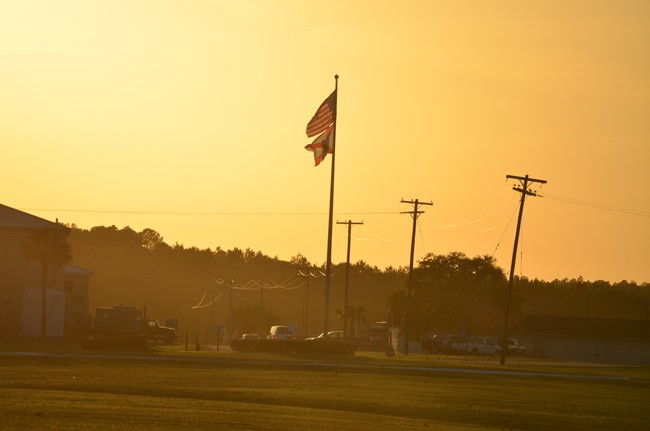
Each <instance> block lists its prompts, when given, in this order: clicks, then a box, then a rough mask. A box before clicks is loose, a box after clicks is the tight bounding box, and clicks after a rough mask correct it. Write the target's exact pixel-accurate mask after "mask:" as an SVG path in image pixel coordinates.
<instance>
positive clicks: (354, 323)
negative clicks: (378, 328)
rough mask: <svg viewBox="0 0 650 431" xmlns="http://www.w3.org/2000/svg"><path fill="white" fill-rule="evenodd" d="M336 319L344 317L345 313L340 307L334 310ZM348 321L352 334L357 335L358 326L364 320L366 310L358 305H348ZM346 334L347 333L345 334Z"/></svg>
mask: <svg viewBox="0 0 650 431" xmlns="http://www.w3.org/2000/svg"><path fill="white" fill-rule="evenodd" d="M335 314H336V317H337V319H344V318H345V313H343V310H342V309H341V308H337V309H336V311H335ZM347 317H348V323H349V324H350V328H351V329H352V331H351V332H352V336H353V337H357V336H358V335H359V332H358V328H359V325H360V324H362V323H363V322H365V321H366V310H365V309H364V308H363V307H362V306H360V305H348V313H347ZM345 335H346V336H347V335H348V334H345Z"/></svg>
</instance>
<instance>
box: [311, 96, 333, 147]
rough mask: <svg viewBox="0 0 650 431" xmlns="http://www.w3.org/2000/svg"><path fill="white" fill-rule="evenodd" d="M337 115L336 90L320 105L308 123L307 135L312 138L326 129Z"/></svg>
mask: <svg viewBox="0 0 650 431" xmlns="http://www.w3.org/2000/svg"><path fill="white" fill-rule="evenodd" d="M334 117H336V90H334V91H333V92H332V94H330V95H329V97H328V98H327V99H325V101H324V102H323V103H322V104H321V105H320V106H319V107H318V110H317V111H316V113H315V114H314V116H313V117H312V119H311V120H310V121H309V123H307V137H308V138H311V137H312V136H316V135H317V134H319V133H320V132H322V131H324V130H326V129H327V128H328V126H329V125H330V124H332V123H333V122H334Z"/></svg>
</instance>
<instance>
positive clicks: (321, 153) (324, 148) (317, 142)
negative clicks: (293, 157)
mask: <svg viewBox="0 0 650 431" xmlns="http://www.w3.org/2000/svg"><path fill="white" fill-rule="evenodd" d="M333 130H334V124H330V126H329V127H328V128H327V130H325V131H324V132H323V133H321V134H320V135H318V137H317V138H316V139H314V142H312V143H311V144H309V145H305V150H307V151H312V152H313V153H314V163H315V164H314V166H318V165H320V162H322V161H323V160H324V159H325V156H326V155H327V154H331V153H332V146H333V145H334V143H333V142H332V141H333V134H332V131H333Z"/></svg>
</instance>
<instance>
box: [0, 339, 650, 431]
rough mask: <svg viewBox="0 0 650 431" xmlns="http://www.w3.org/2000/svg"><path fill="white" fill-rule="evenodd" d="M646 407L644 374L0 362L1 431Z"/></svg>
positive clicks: (181, 359)
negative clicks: (544, 373)
mask: <svg viewBox="0 0 650 431" xmlns="http://www.w3.org/2000/svg"><path fill="white" fill-rule="evenodd" d="M0 350H5V351H6V350H7V349H0ZM21 351H25V349H22V350H21ZM118 356H119V357H118ZM316 362H318V363H323V364H329V365H328V366H325V367H323V366H320V365H315V363H316ZM336 364H339V365H341V366H335V365H336ZM463 369H469V370H473V372H472V373H466V372H463V371H459V370H463ZM477 370H487V371H496V372H499V374H482V373H478V372H477ZM507 370H513V371H516V372H518V373H521V372H524V373H525V372H528V371H534V372H546V373H554V374H553V375H552V376H549V375H543V376H538V375H528V374H524V375H521V374H514V375H510V374H502V373H501V372H502V371H507ZM567 376H568V377H567ZM610 377H613V378H610ZM648 400H650V370H649V369H648V368H631V367H603V366H590V367H585V366H581V365H577V364H575V365H571V366H566V365H556V364H552V363H548V364H544V363H541V364H540V363H539V362H534V361H521V363H519V362H518V361H513V364H511V365H509V366H508V367H501V366H499V365H498V363H497V362H496V361H495V360H492V361H484V360H473V359H468V358H460V357H458V358H446V357H442V358H439V357H425V356H423V355H409V356H408V357H404V356H401V355H398V356H396V357H395V358H386V357H385V356H381V355H378V354H366V353H358V354H357V355H356V356H355V357H354V358H347V359H345V360H342V359H323V358H297V357H288V356H272V355H265V356H262V355H251V354H234V353H226V352H219V353H217V352H213V351H201V352H184V351H183V350H182V349H179V348H159V349H156V351H153V352H137V353H135V354H133V356H130V357H129V355H125V354H122V353H120V354H114V355H96V356H89V355H85V356H73V357H64V356H61V355H58V354H55V355H51V356H42V355H38V354H36V355H21V356H15V355H13V354H3V355H0V429H2V430H23V429H53V430H56V429H61V430H63V429H65V430H75V429H84V430H85V429H90V430H93V429H97V430H169V429H191V430H220V429H224V430H225V429H229V430H230V429H232V430H251V429H255V430H368V429H389V430H391V431H397V430H411V429H420V430H421V429H434V430H435V429H440V430H464V429H472V430H474V429H527V430H536V429H538V430H548V429H572V430H576V429H577V430H580V429H584V430H599V429H602V430H605V429H608V430H611V429H617V430H618V429H631V430H632V429H639V430H642V429H644V430H645V429H649V428H650V411H649V409H648V408H647V401H648Z"/></svg>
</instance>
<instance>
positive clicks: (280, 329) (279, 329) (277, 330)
mask: <svg viewBox="0 0 650 431" xmlns="http://www.w3.org/2000/svg"><path fill="white" fill-rule="evenodd" d="M266 339H267V340H295V339H296V336H295V335H294V333H293V331H292V330H291V329H289V327H288V326H283V325H278V326H271V330H269V333H268V335H267V336H266Z"/></svg>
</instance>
